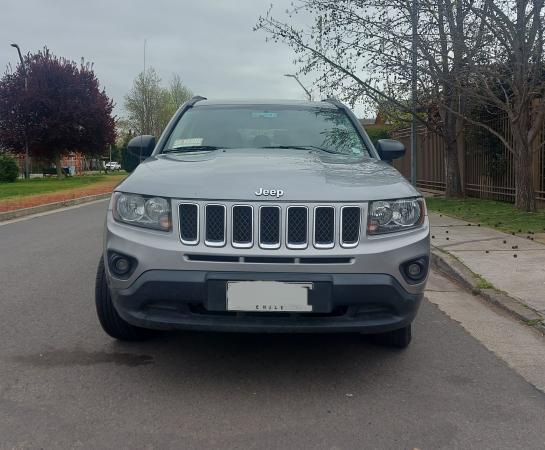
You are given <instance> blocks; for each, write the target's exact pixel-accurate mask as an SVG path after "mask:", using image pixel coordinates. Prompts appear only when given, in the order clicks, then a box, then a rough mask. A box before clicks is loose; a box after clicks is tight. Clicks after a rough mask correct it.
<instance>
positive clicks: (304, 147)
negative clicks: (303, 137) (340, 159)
mask: <svg viewBox="0 0 545 450" xmlns="http://www.w3.org/2000/svg"><path fill="white" fill-rule="evenodd" d="M258 148H279V149H282V150H320V151H321V152H326V153H333V154H334V155H338V154H340V153H338V152H335V151H333V150H328V149H327V148H322V147H318V146H317V145H269V146H267V147H258Z"/></svg>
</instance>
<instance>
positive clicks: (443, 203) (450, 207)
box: [426, 197, 545, 233]
mask: <svg viewBox="0 0 545 450" xmlns="http://www.w3.org/2000/svg"><path fill="white" fill-rule="evenodd" d="M426 203H427V205H428V209H429V210H430V211H435V212H439V213H444V214H446V215H449V216H453V217H458V218H460V219H464V220H468V221H470V222H476V223H480V224H483V225H486V226H489V227H491V228H497V229H498V230H502V231H507V232H509V233H512V232H515V233H529V232H531V233H542V232H543V231H545V209H540V210H538V212H535V213H527V212H523V211H519V210H518V209H516V208H515V207H514V206H513V205H512V204H510V203H503V202H495V201H492V200H479V199H464V200H447V199H444V198H441V197H434V198H427V199H426Z"/></svg>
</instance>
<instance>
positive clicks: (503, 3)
mask: <svg viewBox="0 0 545 450" xmlns="http://www.w3.org/2000/svg"><path fill="white" fill-rule="evenodd" d="M471 7H472V9H473V10H474V12H475V14H476V15H477V16H478V17H480V18H481V19H482V21H483V23H484V24H485V26H486V33H487V34H488V39H487V46H486V48H485V51H484V52H483V55H484V57H483V58H482V59H481V60H480V61H479V62H478V63H474V64H472V65H471V66H469V67H468V72H469V78H470V81H471V89H467V86H462V87H461V90H462V91H463V93H464V94H465V95H467V97H468V98H472V99H473V101H476V102H479V103H480V104H482V105H483V106H485V107H487V108H489V109H491V110H494V111H497V112H499V113H503V114H505V115H506V116H507V119H508V123H509V129H508V130H506V131H498V130H496V129H494V128H493V127H491V126H490V125H489V124H487V123H482V122H479V121H476V120H474V119H472V118H470V117H465V120H466V121H468V122H470V123H472V124H474V125H476V126H480V127H482V128H485V129H486V130H488V131H489V132H490V133H492V134H493V135H495V136H496V137H498V138H499V139H500V141H501V142H502V143H503V145H505V147H506V148H507V149H508V150H509V151H510V152H511V153H512V154H513V156H514V162H515V188H516V195H515V204H516V206H517V207H518V208H519V209H523V210H526V211H534V210H535V209H536V203H535V187H534V173H533V167H534V166H533V161H534V158H536V155H537V151H538V150H539V149H540V148H541V146H540V144H538V138H539V137H540V135H541V131H542V129H543V124H544V120H545V98H544V97H545V61H544V60H543V56H544V53H543V49H544V40H543V34H544V29H545V22H544V12H545V11H544V9H545V8H544V0H499V1H498V0H485V1H483V2H481V3H479V4H477V3H476V4H472V5H471Z"/></svg>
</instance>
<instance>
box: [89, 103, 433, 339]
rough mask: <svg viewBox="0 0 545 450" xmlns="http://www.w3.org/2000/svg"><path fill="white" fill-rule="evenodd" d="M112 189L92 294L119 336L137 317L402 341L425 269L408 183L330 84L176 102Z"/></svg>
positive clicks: (419, 200)
mask: <svg viewBox="0 0 545 450" xmlns="http://www.w3.org/2000/svg"><path fill="white" fill-rule="evenodd" d="M128 148H129V150H130V151H132V152H134V154H139V155H143V156H145V157H146V156H150V155H151V157H149V158H148V159H147V160H146V161H144V162H143V163H142V164H140V165H139V166H138V167H137V168H136V170H135V171H134V172H133V173H132V174H131V175H130V176H129V177H128V178H126V179H125V180H124V181H123V182H122V183H121V184H120V185H119V186H117V188H116V189H115V192H114V193H113V195H112V198H111V202H110V206H109V208H108V212H107V220H106V226H105V239H104V251H103V257H102V258H101V260H100V264H99V267H98V273H97V278H96V290H95V294H96V306H97V312H98V316H99V319H100V322H101V324H102V326H103V328H104V330H105V331H106V332H107V333H108V334H110V335H111V336H113V337H115V338H118V339H122V340H136V339H142V338H145V337H147V336H149V335H150V333H151V330H154V329H158V330H173V329H191V330H209V331H236V332H277V333H278V332H280V333H282V332H284V333H285V332H289V333H293V332H295V333H303V332H304V333H310V332H315V333H331V332H356V333H364V334H372V335H374V336H375V339H376V340H377V341H379V342H381V343H385V344H388V345H393V346H397V347H406V346H407V345H408V344H409V342H410V341H411V323H412V321H413V320H414V318H415V316H416V314H417V311H418V308H419V305H420V302H421V300H422V296H423V293H424V288H425V285H426V280H427V277H428V269H429V251H430V232H429V221H428V217H427V213H426V204H425V201H424V198H423V197H422V195H421V194H420V193H419V192H418V191H417V190H416V189H415V188H414V187H413V186H412V185H411V184H410V183H409V182H408V181H407V180H406V179H405V178H403V176H401V174H399V172H398V171H397V170H395V169H394V168H393V167H392V166H391V164H390V162H391V161H392V160H393V159H395V158H399V157H401V156H402V155H403V154H404V152H405V148H404V147H403V145H402V144H401V143H400V142H397V141H392V140H387V139H386V140H379V141H378V143H377V146H376V147H375V146H374V145H373V144H372V142H371V140H370V139H369V137H368V136H367V134H366V132H365V130H364V129H363V128H362V127H361V125H360V124H359V122H358V121H357V119H356V118H355V116H354V114H353V113H352V112H351V111H350V110H349V109H348V108H347V107H346V106H344V105H343V104H341V103H339V102H338V101H336V100H327V101H323V102H300V101H284V102H279V101H268V102H267V101H234V102H233V101H231V102H229V101H209V100H206V99H203V98H202V97H196V98H194V99H192V100H191V101H190V102H188V103H187V104H186V105H185V106H184V107H182V108H181V109H180V111H178V113H177V114H176V116H175V117H174V119H173V120H172V121H171V123H170V125H169V126H168V127H167V128H166V130H165V132H164V133H163V135H162V136H161V138H160V140H159V142H158V143H157V145H156V143H155V138H154V137H153V136H142V137H137V138H134V139H133V140H131V142H130V143H129V146H128Z"/></svg>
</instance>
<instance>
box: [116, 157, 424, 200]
mask: <svg viewBox="0 0 545 450" xmlns="http://www.w3.org/2000/svg"><path fill="white" fill-rule="evenodd" d="M259 189H268V190H276V191H278V190H281V191H283V193H284V194H283V196H282V197H281V198H277V197H276V196H269V197H258V196H256V195H255V192H256V191H258V190H259ZM117 190H119V191H124V192H132V193H137V194H144V195H154V196H155V195H156V196H164V197H173V198H182V199H214V200H246V201H247V200H260V201H279V200H283V201H314V202H335V201H337V202H339V201H341V202H347V201H366V200H381V199H394V198H403V197H411V196H416V195H419V193H418V191H417V190H416V189H414V187H413V186H412V185H411V184H410V183H408V182H407V181H406V180H405V178H403V177H402V175H401V174H400V173H399V172H398V171H397V170H395V169H394V168H393V167H392V166H390V165H389V164H387V163H385V162H384V161H379V160H376V159H371V158H362V157H357V156H351V155H334V154H329V153H325V152H321V151H306V150H277V149H236V150H235V149H230V150H225V151H222V150H217V151H212V152H199V153H188V154H180V153H178V154H170V155H166V154H163V155H157V156H153V157H151V158H148V159H147V160H146V161H144V162H143V163H142V164H140V165H139V166H138V167H137V168H136V170H135V171H134V172H133V173H132V174H131V175H130V176H129V177H128V178H127V179H126V180H125V181H123V182H122V183H121V184H120V185H119V186H118V188H117Z"/></svg>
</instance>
